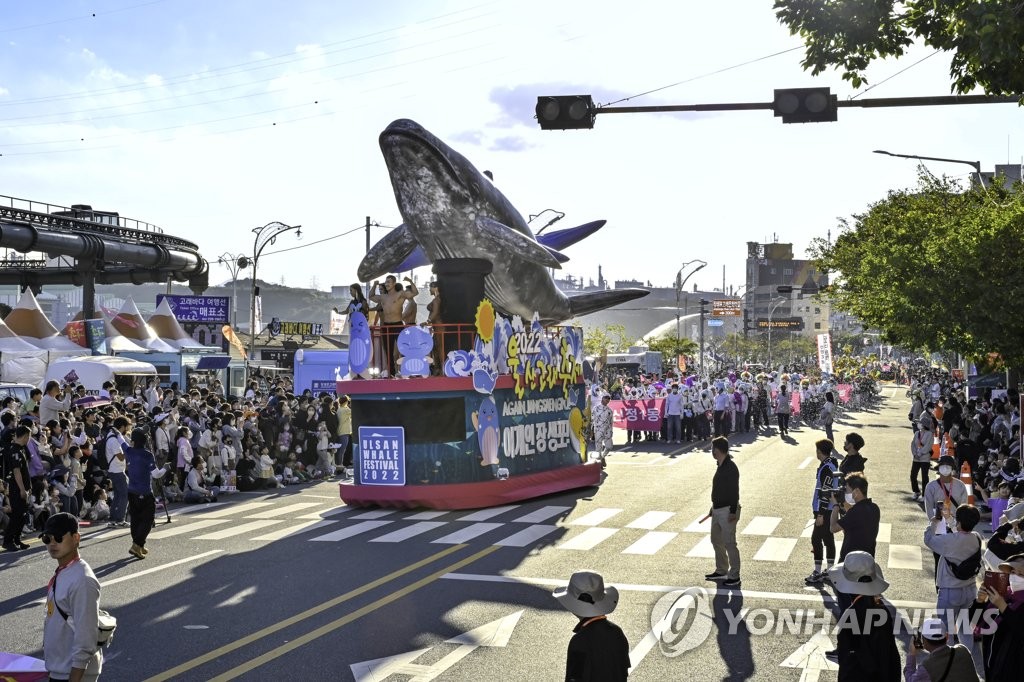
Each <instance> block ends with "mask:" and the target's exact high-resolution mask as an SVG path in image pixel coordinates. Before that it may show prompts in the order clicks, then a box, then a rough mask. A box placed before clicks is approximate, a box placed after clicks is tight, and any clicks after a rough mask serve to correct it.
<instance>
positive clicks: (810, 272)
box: [743, 242, 831, 337]
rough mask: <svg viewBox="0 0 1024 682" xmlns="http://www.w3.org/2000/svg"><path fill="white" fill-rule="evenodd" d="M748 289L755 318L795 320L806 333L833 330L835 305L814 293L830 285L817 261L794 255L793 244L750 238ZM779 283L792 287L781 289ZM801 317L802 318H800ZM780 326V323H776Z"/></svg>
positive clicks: (747, 306)
mask: <svg viewBox="0 0 1024 682" xmlns="http://www.w3.org/2000/svg"><path fill="white" fill-rule="evenodd" d="M746 270H747V272H746V275H747V281H746V285H747V289H746V292H745V294H744V296H743V299H744V302H745V306H744V307H745V309H746V310H748V311H749V313H748V314H749V317H750V320H751V322H752V323H753V324H754V325H755V326H756V325H757V321H758V320H759V319H760V320H768V319H769V317H770V318H771V320H772V321H773V323H774V322H775V321H779V320H792V321H793V324H795V325H797V326H799V325H802V326H803V329H802V330H801V331H800V332H799V333H800V334H801V335H803V336H810V337H813V336H816V335H818V334H823V333H825V332H827V331H829V316H830V310H831V307H830V306H829V304H828V301H827V300H819V299H816V298H814V295H815V294H816V293H817V292H818V291H819V290H821V289H823V288H824V287H825V286H827V285H828V276H827V275H825V274H823V273H820V272H818V270H817V268H816V267H815V265H814V262H813V261H809V260H801V259H798V258H794V257H793V245H792V244H780V243H778V242H775V243H771V244H760V243H758V242H747V263H746ZM779 287H784V288H785V287H789V288H790V291H789V292H787V293H779ZM798 321H799V322H798ZM775 328H776V329H777V328H778V327H775Z"/></svg>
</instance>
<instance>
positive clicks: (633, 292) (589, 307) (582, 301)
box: [569, 289, 651, 317]
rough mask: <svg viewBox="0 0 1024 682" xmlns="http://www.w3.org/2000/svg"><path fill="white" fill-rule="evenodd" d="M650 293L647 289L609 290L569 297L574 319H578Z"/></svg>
mask: <svg viewBox="0 0 1024 682" xmlns="http://www.w3.org/2000/svg"><path fill="white" fill-rule="evenodd" d="M649 293H651V292H649V291H647V290H646V289H609V290H607V291H594V292H590V293H586V294H576V295H575V296H570V297H569V310H570V311H572V317H577V316H579V315H586V314H588V313H595V312H597V311H598V310H604V309H605V308H611V307H612V306H617V305H619V304H620V303H625V302H627V301H632V300H633V299H637V298H640V297H642V296H646V295H647V294H649Z"/></svg>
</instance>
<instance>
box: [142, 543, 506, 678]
mask: <svg viewBox="0 0 1024 682" xmlns="http://www.w3.org/2000/svg"><path fill="white" fill-rule="evenodd" d="M465 546H466V545H452V546H451V547H445V548H444V549H442V550H441V551H439V552H437V553H436V554H432V555H430V556H428V557H426V558H425V559H421V560H419V561H417V562H415V563H412V564H409V565H408V566H404V567H402V568H400V569H398V570H397V571H393V572H391V573H388V574H387V575H385V576H381V577H380V578H377V579H376V580H373V581H371V582H368V583H366V584H365V585H361V586H359V587H357V588H355V589H352V590H349V591H348V592H346V593H345V594H341V595H338V596H337V597H334V598H333V599H329V600H327V601H325V602H322V603H320V604H317V605H316V606H314V607H312V608H309V609H306V610H305V611H302V612H301V613H297V614H295V615H294V616H289V617H288V618H285V619H284V620H281V621H278V622H276V623H272V624H271V625H268V626H266V627H264V628H261V629H259V630H257V631H256V632H254V633H252V634H250V635H246V636H244V637H242V638H240V639H236V640H234V641H232V642H230V643H228V644H225V645H224V646H220V647H217V648H216V649H214V650H213V651H208V652H206V653H205V654H200V655H198V656H195V657H192V658H189V660H188V661H186V662H185V663H182V664H181V665H178V666H175V667H173V668H171V669H170V670H165V671H163V672H162V673H157V674H156V675H154V676H153V677H150V678H148V679H147V680H146V682H165V681H166V680H169V679H171V678H173V677H177V676H178V675H181V674H182V673H186V672H188V671H189V670H192V669H194V668H198V667H199V666H201V665H206V664H207V663H209V662H210V661H215V660H217V659H218V658H220V657H221V656H226V655H227V654H229V653H231V652H232V651H237V650H238V649H241V648H243V647H246V646H249V645H250V644H252V643H253V642H256V641H259V640H260V639H263V638H264V637H266V636H268V635H272V634H274V633H275V632H279V631H281V630H284V629H285V628H288V627H291V626H292V625H295V624H296V623H301V622H302V621H304V620H307V619H309V618H312V617H313V616H315V615H317V614H318V613H322V612H324V611H327V610H328V609H332V608H334V607H335V606H337V605H339V604H344V603H345V602H347V601H349V600H351V599H355V598H356V597H358V596H360V595H363V594H366V593H367V592H369V591H371V590H374V589H376V588H378V587H380V586H381V585H386V584H388V583H389V582H391V581H393V580H396V579H397V578H401V577H402V576H403V575H406V574H407V573H412V572H413V571H416V570H418V569H420V568H422V567H424V566H426V565H428V564H431V563H433V562H435V561H439V560H441V559H443V558H445V557H446V556H448V555H449V554H452V553H453V552H457V551H459V550H460V549H463V548H464V547H465ZM487 549H488V550H491V551H493V550H494V549H495V548H494V547H488V548H487ZM216 551H218V552H219V551H221V550H216ZM483 556H486V553H485V552H477V553H476V554H474V555H473V556H472V557H470V558H471V559H473V560H474V561H475V560H476V559H477V558H480V557H483ZM469 563H471V562H458V563H457V564H453V566H449V567H446V568H445V569H444V571H445V572H448V571H451V570H452V568H453V567H455V566H457V567H458V568H461V567H462V566H465V565H468V564H469ZM434 575H436V573H435V574H434ZM395 594H398V593H395ZM402 596H404V594H403V595H402ZM374 603H376V602H374ZM371 606H372V605H371ZM364 608H366V607H364Z"/></svg>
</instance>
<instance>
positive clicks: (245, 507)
mask: <svg viewBox="0 0 1024 682" xmlns="http://www.w3.org/2000/svg"><path fill="white" fill-rule="evenodd" d="M273 504H274V503H273V502H247V503H246V504H239V505H234V504H229V505H228V506H226V507H224V508H223V509H217V510H214V511H212V512H204V513H203V516H205V517H207V518H211V519H219V518H222V517H224V516H242V515H244V514H248V513H249V512H250V511H256V510H257V509H263V508H264V507H270V506H273Z"/></svg>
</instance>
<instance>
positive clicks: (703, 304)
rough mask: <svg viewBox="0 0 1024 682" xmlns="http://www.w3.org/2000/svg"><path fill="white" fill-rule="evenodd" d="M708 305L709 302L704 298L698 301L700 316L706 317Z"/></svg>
mask: <svg viewBox="0 0 1024 682" xmlns="http://www.w3.org/2000/svg"><path fill="white" fill-rule="evenodd" d="M709 305H711V301H709V300H708V299H706V298H702V299H700V314H701V315H707V314H708V312H709V311H708V306H709Z"/></svg>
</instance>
